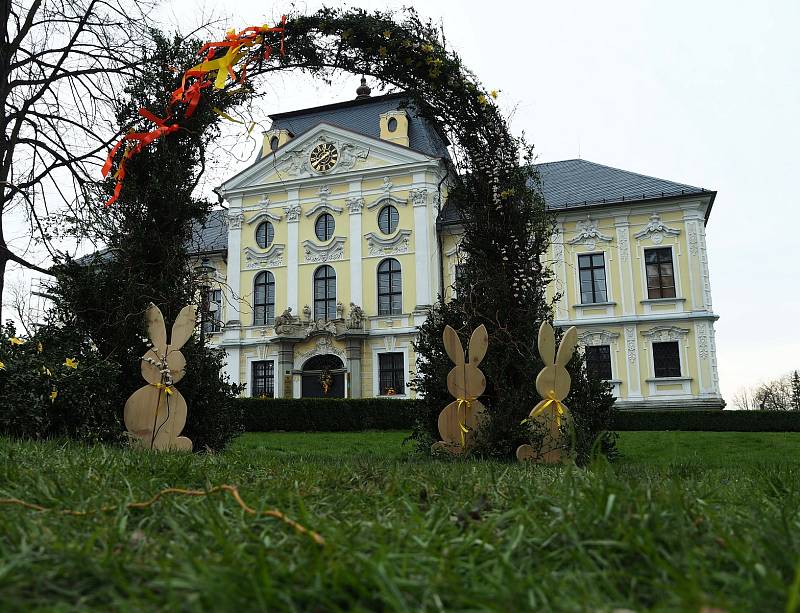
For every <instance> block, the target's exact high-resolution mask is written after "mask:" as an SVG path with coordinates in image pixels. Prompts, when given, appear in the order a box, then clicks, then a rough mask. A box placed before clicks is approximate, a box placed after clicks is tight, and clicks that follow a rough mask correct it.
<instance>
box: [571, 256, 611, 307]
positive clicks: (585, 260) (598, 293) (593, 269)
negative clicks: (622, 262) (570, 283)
mask: <svg viewBox="0 0 800 613" xmlns="http://www.w3.org/2000/svg"><path fill="white" fill-rule="evenodd" d="M578 270H579V274H580V280H581V304H594V303H597V302H608V293H607V292H606V264H605V257H604V256H603V254H602V253H593V254H590V255H579V256H578Z"/></svg>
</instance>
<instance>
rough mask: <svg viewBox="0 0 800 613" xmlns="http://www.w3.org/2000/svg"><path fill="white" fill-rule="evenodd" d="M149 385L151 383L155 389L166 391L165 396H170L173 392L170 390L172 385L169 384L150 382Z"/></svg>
mask: <svg viewBox="0 0 800 613" xmlns="http://www.w3.org/2000/svg"><path fill="white" fill-rule="evenodd" d="M150 385H152V386H153V387H154V388H156V389H157V390H162V389H163V390H164V391H165V392H166V394H167V396H172V393H173V392H172V386H171V385H164V384H163V383H151V384H150Z"/></svg>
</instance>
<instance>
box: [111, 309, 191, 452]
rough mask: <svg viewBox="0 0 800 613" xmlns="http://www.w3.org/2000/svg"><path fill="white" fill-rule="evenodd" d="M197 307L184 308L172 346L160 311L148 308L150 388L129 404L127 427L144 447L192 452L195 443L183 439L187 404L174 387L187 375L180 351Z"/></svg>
mask: <svg viewBox="0 0 800 613" xmlns="http://www.w3.org/2000/svg"><path fill="white" fill-rule="evenodd" d="M196 311H197V307H195V306H194V305H189V306H185V307H183V309H181V312H180V313H178V317H177V318H176V319H175V323H174V324H173V326H172V337H171V343H170V344H167V328H166V326H165V324H164V316H163V315H162V314H161V311H160V310H159V308H158V307H157V306H156V305H154V304H152V303H150V306H149V307H148V308H147V313H146V317H147V333H148V337H149V339H150V343H151V347H150V349H148V351H147V353H145V354H144V356H143V357H142V377H144V380H145V381H147V383H148V384H147V385H145V386H144V387H141V388H139V389H138V390H136V391H135V392H134V393H133V394H132V395H131V397H130V398H128V402H126V403H125V427H126V428H127V429H128V432H129V433H130V434H131V435H132V436H133V438H134V439H135V440H136V441H137V442H138V444H139V445H141V446H142V447H146V448H147V449H158V450H165V449H177V450H181V451H191V449H192V441H190V440H189V439H188V438H186V437H185V436H179V434H180V433H181V430H183V427H184V426H185V425H186V411H187V409H186V400H185V399H184V398H183V396H182V395H181V393H180V392H179V391H178V390H177V389H176V388H175V387H173V386H174V384H175V383H177V382H178V381H180V380H181V379H182V378H183V375H184V374H185V372H186V358H185V357H183V354H182V353H181V352H180V348H181V347H183V345H184V344H185V343H186V341H188V340H189V338H190V337H191V336H192V332H193V331H194V325H195V317H196Z"/></svg>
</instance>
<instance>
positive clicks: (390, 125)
mask: <svg viewBox="0 0 800 613" xmlns="http://www.w3.org/2000/svg"><path fill="white" fill-rule="evenodd" d="M386 128H387V129H388V130H389V132H394V131H395V130H397V119H395V118H394V117H389V121H387V122H386Z"/></svg>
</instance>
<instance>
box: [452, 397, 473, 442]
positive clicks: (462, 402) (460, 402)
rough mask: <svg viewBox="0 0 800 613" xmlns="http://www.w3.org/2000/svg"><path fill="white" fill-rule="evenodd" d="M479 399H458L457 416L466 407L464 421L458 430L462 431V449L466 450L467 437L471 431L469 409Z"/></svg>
mask: <svg viewBox="0 0 800 613" xmlns="http://www.w3.org/2000/svg"><path fill="white" fill-rule="evenodd" d="M477 399H478V398H477V397H471V398H456V402H458V405H456V416H458V411H459V410H460V409H461V407H462V406H463V407H464V421H459V422H458V428H459V430H461V448H462V449H465V448H466V447H467V439H466V437H465V435H466V434H467V432H470V429H469V428H467V409H471V408H472V403H473V402H475V401H476V400H477Z"/></svg>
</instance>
